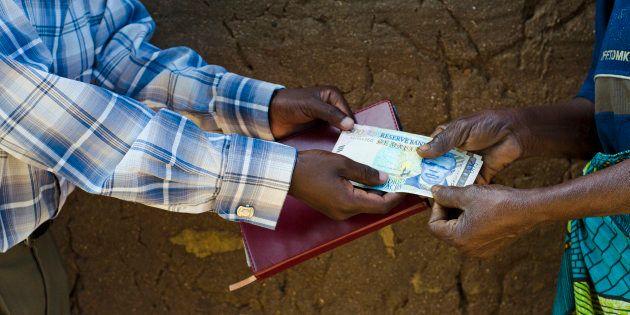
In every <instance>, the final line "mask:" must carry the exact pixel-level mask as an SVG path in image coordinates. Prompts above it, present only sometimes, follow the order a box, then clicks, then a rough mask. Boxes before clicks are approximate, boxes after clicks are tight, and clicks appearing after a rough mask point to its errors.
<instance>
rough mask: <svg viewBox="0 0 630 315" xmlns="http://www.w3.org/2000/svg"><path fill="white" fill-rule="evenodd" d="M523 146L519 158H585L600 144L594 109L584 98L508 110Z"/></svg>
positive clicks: (597, 148)
mask: <svg viewBox="0 0 630 315" xmlns="http://www.w3.org/2000/svg"><path fill="white" fill-rule="evenodd" d="M511 113H512V114H513V115H514V117H515V118H514V121H515V125H516V126H515V129H516V130H517V134H518V135H519V138H520V139H521V145H522V146H523V157H530V156H546V157H567V158H581V159H589V158H591V157H592V156H593V154H595V153H596V152H597V151H598V150H599V148H600V143H599V140H598V138H597V132H596V129H595V119H594V114H595V106H594V104H593V103H592V102H591V101H589V100H587V99H584V98H574V99H572V100H570V101H568V102H564V103H560V104H557V105H551V106H536V107H527V108H519V109H513V110H511Z"/></svg>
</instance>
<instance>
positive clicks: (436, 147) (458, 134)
mask: <svg viewBox="0 0 630 315" xmlns="http://www.w3.org/2000/svg"><path fill="white" fill-rule="evenodd" d="M465 141H466V139H465V135H464V132H463V130H462V128H459V127H457V126H450V127H448V128H445V129H444V130H443V131H442V132H440V133H438V134H437V135H436V136H435V138H433V140H431V141H430V142H429V143H427V144H424V145H422V146H420V147H418V149H417V150H416V152H417V153H418V155H420V157H422V158H425V159H432V158H436V157H438V156H441V155H442V154H444V153H446V152H448V151H449V150H451V149H452V148H455V147H458V146H460V145H462V144H463V143H464V142H465Z"/></svg>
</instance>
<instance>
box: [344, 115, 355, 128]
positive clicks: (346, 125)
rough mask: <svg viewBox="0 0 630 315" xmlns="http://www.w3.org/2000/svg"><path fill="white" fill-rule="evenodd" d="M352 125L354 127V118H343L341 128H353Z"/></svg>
mask: <svg viewBox="0 0 630 315" xmlns="http://www.w3.org/2000/svg"><path fill="white" fill-rule="evenodd" d="M352 127H354V120H352V118H350V117H345V118H344V119H342V120H341V128H343V130H351V129H352Z"/></svg>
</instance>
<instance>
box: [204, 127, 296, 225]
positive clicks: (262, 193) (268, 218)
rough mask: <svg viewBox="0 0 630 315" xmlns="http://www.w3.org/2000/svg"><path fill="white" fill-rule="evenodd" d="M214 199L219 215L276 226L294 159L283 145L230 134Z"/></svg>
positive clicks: (230, 218)
mask: <svg viewBox="0 0 630 315" xmlns="http://www.w3.org/2000/svg"><path fill="white" fill-rule="evenodd" d="M230 138H231V139H230V141H229V144H228V145H229V148H227V150H226V151H227V156H225V157H224V161H226V165H225V167H224V168H223V170H224V171H223V174H222V176H221V179H222V182H221V186H220V189H219V193H218V195H217V197H216V199H215V208H216V211H217V213H218V214H219V216H221V217H223V218H224V219H227V220H231V221H241V222H247V223H251V224H255V225H258V226H262V227H265V228H268V229H275V227H276V223H277V222H278V217H279V216H280V211H281V210H282V205H283V204H284V199H285V198H286V196H287V192H288V191H289V186H290V184H291V176H292V174H293V168H294V166H295V161H296V159H297V152H296V150H295V149H294V148H292V147H290V146H286V145H284V144H280V143H275V142H269V141H264V140H258V139H254V138H249V137H244V136H240V135H230Z"/></svg>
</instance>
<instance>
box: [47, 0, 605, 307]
mask: <svg viewBox="0 0 630 315" xmlns="http://www.w3.org/2000/svg"><path fill="white" fill-rule="evenodd" d="M146 6H147V8H148V9H149V11H150V12H151V14H152V15H153V17H154V18H155V20H156V22H157V25H158V27H157V33H156V35H155V36H154V41H153V42H154V43H155V44H156V45H157V46H159V47H163V48H165V47H172V46H178V45H186V46H190V47H192V48H194V49H195V50H197V51H198V52H199V53H200V54H201V55H202V56H204V57H205V58H206V60H207V61H208V62H209V63H212V64H219V65H223V66H225V67H226V68H228V69H229V70H231V71H233V72H237V73H240V74H243V75H246V76H251V77H255V78H258V79H262V80H267V81H272V82H276V83H280V84H283V85H286V86H289V87H301V86H311V85H320V84H330V85H336V86H338V87H339V88H340V89H341V90H342V91H344V92H345V94H346V96H347V98H348V100H349V101H350V103H351V104H352V106H353V108H354V109H358V108H360V107H361V106H362V105H366V104H370V103H373V102H375V101H377V100H380V99H383V98H390V99H391V100H393V102H394V103H395V104H397V106H398V110H399V113H400V116H401V119H402V122H403V126H405V128H406V130H407V131H411V132H415V133H421V134H428V133H430V132H431V131H432V130H433V128H434V127H435V126H436V125H438V124H440V123H443V122H446V121H449V120H450V119H453V118H456V117H459V116H461V115H464V114H467V113H471V112H475V111H479V110H482V109H496V108H506V107H522V106H530V105H540V104H550V103H553V102H556V101H559V100H563V99H567V98H570V97H572V95H574V93H575V92H576V91H577V88H578V87H579V85H580V82H581V81H582V79H583V77H584V75H585V73H586V70H587V68H588V65H589V61H590V54H591V43H592V41H593V38H594V34H593V19H594V4H593V1H551V0H544V1H434V0H433V1H432V0H426V1H406V0H392V1H328V0H313V1H295V0H290V1H254V0H252V1H250V0H233V1H225V0H224V1H213V0H205V1H173V0H162V1H157V0H151V1H146ZM581 165H583V162H580V161H572V160H566V159H530V160H526V161H522V162H518V163H516V164H514V165H513V166H511V167H509V168H508V169H507V170H505V171H504V172H502V173H501V174H500V176H499V177H498V178H497V179H496V183H500V184H503V185H508V186H513V187H519V188H527V187H536V186H548V185H553V184H557V183H560V182H562V181H564V180H567V179H570V178H573V177H575V176H576V174H578V173H579V170H580V167H581ZM427 219H428V214H427V213H423V214H419V215H416V216H414V217H412V218H410V219H407V220H404V221H403V222H400V223H397V224H394V225H393V226H392V227H391V228H387V229H384V230H382V231H381V232H379V233H373V234H371V235H369V236H366V237H363V238H362V239H360V240H357V241H355V242H352V243H350V244H348V245H346V246H343V247H341V248H339V249H336V250H333V251H332V252H329V253H326V254H324V255H321V256H319V257H317V258H315V259H312V260H310V261H308V262H306V263H303V264H301V265H299V266H297V267H294V268H292V269H290V270H288V271H285V272H283V273H280V274H278V275H276V276H274V277H273V278H270V279H268V280H266V281H264V282H261V283H256V284H253V285H250V286H249V287H246V288H244V289H242V290H240V291H237V292H233V293H230V292H228V291H227V286H228V284H230V283H232V282H235V281H238V280H241V279H243V278H245V277H247V276H248V275H249V270H248V268H247V267H246V264H245V258H244V253H243V250H242V245H241V243H240V238H239V233H238V227H237V225H236V224H234V223H230V222H226V221H222V220H221V219H220V218H218V217H217V216H215V215H212V214H203V215H186V214H175V213H168V212H166V211H162V210H157V209H152V208H149V207H145V206H142V205H139V204H134V203H128V202H123V201H119V200H116V199H111V198H105V197H98V196H90V195H88V194H86V193H83V192H77V193H74V194H73V195H72V196H71V198H70V200H69V202H68V203H67V205H66V206H65V207H64V209H63V211H62V212H61V215H60V217H59V219H58V220H56V222H55V224H54V228H53V229H54V235H55V237H56V239H57V241H58V243H59V245H60V248H61V251H62V254H63V255H64V257H65V260H66V265H67V269H68V273H69V282H70V283H71V288H72V303H73V311H74V312H75V313H81V314H161V313H173V314H235V313H244V314H248V313H249V314H313V313H324V314H393V313H396V314H423V313H426V314H545V313H549V312H550V309H551V304H552V300H553V296H554V290H555V277H556V274H557V272H558V266H559V261H560V256H561V253H562V245H563V244H562V237H563V226H564V224H562V223H557V224H553V225H548V226H544V227H541V228H538V229H536V230H535V231H533V232H532V233H530V234H528V235H526V236H524V237H522V238H521V239H520V240H519V241H517V242H516V243H514V244H513V245H511V246H510V247H509V248H508V249H506V250H505V251H504V252H502V253H501V254H499V255H498V256H496V257H495V258H493V259H490V260H485V261H482V260H478V259H472V258H466V257H462V256H461V255H459V254H458V253H457V252H456V251H455V250H453V249H452V248H449V247H448V246H446V245H445V244H443V243H441V242H439V241H438V240H436V239H435V238H433V237H432V236H431V235H430V234H429V233H428V231H427V228H426V221H427Z"/></svg>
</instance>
